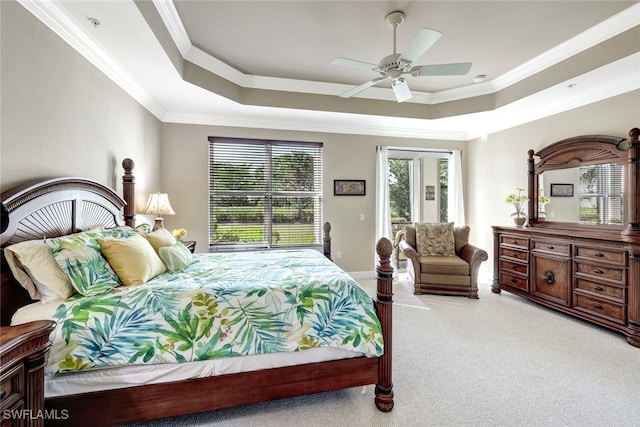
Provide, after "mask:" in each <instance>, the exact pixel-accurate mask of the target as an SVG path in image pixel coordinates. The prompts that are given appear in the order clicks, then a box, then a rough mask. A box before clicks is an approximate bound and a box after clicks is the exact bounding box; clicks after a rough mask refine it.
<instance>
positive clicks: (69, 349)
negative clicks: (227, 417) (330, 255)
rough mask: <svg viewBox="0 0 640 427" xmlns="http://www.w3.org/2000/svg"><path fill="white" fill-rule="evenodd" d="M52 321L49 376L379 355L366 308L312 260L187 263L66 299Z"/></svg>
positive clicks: (348, 283) (300, 256)
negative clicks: (329, 350)
mask: <svg viewBox="0 0 640 427" xmlns="http://www.w3.org/2000/svg"><path fill="white" fill-rule="evenodd" d="M247 266H250V268H247ZM54 320H55V321H56V322H57V327H56V330H55V332H54V335H55V337H54V339H53V345H52V347H51V351H50V353H49V357H48V364H47V367H46V371H47V373H49V374H53V373H62V372H71V371H76V370H85V369H93V368H103V367H111V366H118V365H129V364H153V363H181V362H188V361H197V360H205V359H212V358H219V357H229V356H240V355H247V354H259V353H273V352H287V351H304V350H307V349H310V348H313V347H337V348H343V349H347V350H352V351H356V352H361V353H364V354H365V355H367V356H369V357H376V356H380V355H381V354H382V352H383V350H382V344H383V342H382V333H381V327H380V324H379V322H378V318H377V317H376V315H375V311H374V308H373V303H372V300H371V298H370V297H369V296H368V295H367V293H366V292H365V291H364V290H363V289H362V288H361V287H360V286H359V285H358V284H357V283H356V282H355V281H354V280H353V279H352V278H351V277H350V276H349V275H348V274H346V273H345V272H344V271H342V270H341V269H340V268H338V267H337V266H336V265H334V264H333V263H332V262H331V261H329V260H328V259H326V258H325V257H324V256H323V255H322V254H320V253H319V252H317V251H313V250H306V251H284V250H283V251H268V252H249V253H224V254H222V253H209V254H194V263H193V264H191V265H190V266H189V267H187V269H186V270H184V271H183V272H181V273H175V274H170V273H165V274H162V275H160V276H158V277H156V278H154V279H152V280H150V281H149V282H147V283H146V284H143V285H138V286H131V287H124V286H121V287H118V288H115V290H114V291H112V292H110V293H107V294H103V295H96V296H90V297H82V296H74V297H72V298H70V299H68V300H66V301H65V302H64V303H63V304H61V305H60V307H58V310H57V311H56V314H55V318H54Z"/></svg>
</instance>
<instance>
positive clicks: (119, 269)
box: [98, 235, 167, 286]
mask: <svg viewBox="0 0 640 427" xmlns="http://www.w3.org/2000/svg"><path fill="white" fill-rule="evenodd" d="M98 244H100V248H101V250H102V254H103V255H104V256H105V258H106V259H107V261H108V262H109V265H110V266H111V268H112V269H113V270H114V271H115V272H116V274H117V275H118V278H120V281H121V282H122V284H123V285H125V286H131V285H141V284H143V283H146V282H147V281H148V280H150V279H152V278H154V277H156V276H157V275H158V274H162V273H164V272H165V271H167V269H166V267H165V266H164V264H163V262H162V260H161V259H160V258H159V257H158V254H156V251H155V250H153V246H151V244H150V243H149V242H148V241H147V240H146V239H145V238H144V237H142V236H140V235H135V236H132V237H129V238H126V239H98Z"/></svg>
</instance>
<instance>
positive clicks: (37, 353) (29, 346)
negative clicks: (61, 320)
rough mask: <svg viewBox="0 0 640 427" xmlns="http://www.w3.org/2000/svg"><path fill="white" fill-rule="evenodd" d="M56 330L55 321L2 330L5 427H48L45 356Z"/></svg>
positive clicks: (0, 376) (0, 373)
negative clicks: (45, 404)
mask: <svg viewBox="0 0 640 427" xmlns="http://www.w3.org/2000/svg"><path fill="white" fill-rule="evenodd" d="M54 327H55V323H54V322H51V321H37V322H31V323H25V324H23V325H17V326H2V327H0V387H1V389H0V397H1V399H0V416H1V419H2V427H5V426H44V423H45V418H46V417H47V414H46V413H45V407H44V365H45V354H46V353H47V351H48V350H49V344H50V342H49V335H50V334H51V331H53V328H54ZM49 415H51V414H49Z"/></svg>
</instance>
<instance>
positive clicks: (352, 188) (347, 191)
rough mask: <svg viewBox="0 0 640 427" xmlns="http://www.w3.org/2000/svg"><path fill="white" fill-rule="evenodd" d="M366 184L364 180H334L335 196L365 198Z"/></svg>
mask: <svg viewBox="0 0 640 427" xmlns="http://www.w3.org/2000/svg"><path fill="white" fill-rule="evenodd" d="M365 187H366V183H365V180H364V179H334V180H333V195H334V196H364V195H365Z"/></svg>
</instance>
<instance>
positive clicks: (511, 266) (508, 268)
mask: <svg viewBox="0 0 640 427" xmlns="http://www.w3.org/2000/svg"><path fill="white" fill-rule="evenodd" d="M500 270H504V271H505V273H506V272H512V273H520V274H524V275H525V276H526V275H527V274H528V273H529V266H528V265H527V264H519V263H517V262H511V261H506V260H500Z"/></svg>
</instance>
